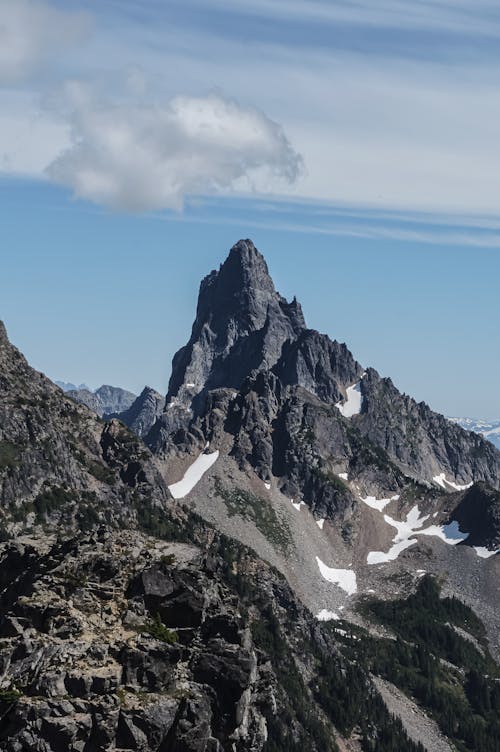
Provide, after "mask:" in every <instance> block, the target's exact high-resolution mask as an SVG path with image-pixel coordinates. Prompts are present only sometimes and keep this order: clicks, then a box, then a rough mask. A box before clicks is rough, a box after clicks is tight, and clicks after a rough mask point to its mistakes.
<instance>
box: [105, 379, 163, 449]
mask: <svg viewBox="0 0 500 752" xmlns="http://www.w3.org/2000/svg"><path fill="white" fill-rule="evenodd" d="M164 406H165V397H162V395H161V394H160V393H159V392H156V391H155V390H154V389H151V387H149V386H146V387H144V389H143V390H142V392H141V393H140V395H139V396H138V397H137V399H136V400H134V402H133V403H132V404H131V405H130V407H129V408H128V410H125V411H124V412H121V413H116V414H115V415H113V416H112V417H114V418H118V419H119V420H121V421H122V423H125V425H126V426H128V427H129V428H130V430H131V431H133V432H134V433H135V434H137V436H141V437H144V436H146V435H147V434H148V433H149V431H150V430H151V428H152V427H153V425H154V424H155V423H156V421H157V420H158V418H159V417H160V416H161V414H162V413H163V408H164Z"/></svg>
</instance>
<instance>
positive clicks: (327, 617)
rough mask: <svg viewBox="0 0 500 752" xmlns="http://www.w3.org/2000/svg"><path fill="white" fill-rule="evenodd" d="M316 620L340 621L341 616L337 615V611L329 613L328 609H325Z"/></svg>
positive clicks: (318, 614) (317, 615)
mask: <svg viewBox="0 0 500 752" xmlns="http://www.w3.org/2000/svg"><path fill="white" fill-rule="evenodd" d="M316 619H317V620H318V621H338V620H339V619H340V616H339V615H338V614H336V613H335V611H328V609H326V608H323V609H322V610H321V611H320V612H319V613H317V614H316Z"/></svg>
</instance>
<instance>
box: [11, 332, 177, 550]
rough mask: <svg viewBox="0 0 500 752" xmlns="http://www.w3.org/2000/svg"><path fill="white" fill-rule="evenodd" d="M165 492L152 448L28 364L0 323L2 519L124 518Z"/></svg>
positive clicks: (163, 498) (80, 521)
mask: <svg viewBox="0 0 500 752" xmlns="http://www.w3.org/2000/svg"><path fill="white" fill-rule="evenodd" d="M169 496H170V494H169V493H168V490H167V488H166V486H165V484H164V482H163V480H162V478H161V476H160V474H159V473H158V471H157V469H156V467H155V465H154V462H153V459H152V457H151V454H150V452H149V451H148V450H147V449H146V447H145V446H144V445H143V444H142V443H141V442H140V441H139V439H137V438H136V437H135V436H133V434H131V433H130V432H129V431H128V430H126V429H125V428H124V427H123V426H122V425H121V424H120V423H118V422H117V421H111V422H109V423H106V424H105V423H103V422H102V421H100V420H99V419H98V418H97V417H96V415H95V414H94V413H93V412H91V411H90V410H89V409H88V408H87V407H85V406H83V405H79V404H77V403H75V402H74V401H73V400H71V399H69V398H68V397H67V396H66V395H65V394H64V393H63V392H61V390H60V389H59V388H58V387H56V386H55V385H54V384H53V383H52V382H51V381H49V379H47V378H46V377H45V376H44V375H43V374H41V373H38V372H37V371H35V370H34V369H32V368H31V367H30V366H29V365H28V363H27V362H26V360H25V359H24V357H23V356H22V355H21V353H20V352H19V351H18V350H17V349H16V348H15V347H13V346H12V345H11V344H10V342H9V340H8V338H7V334H6V331H5V327H4V326H3V324H1V323H0V527H1V529H2V531H3V535H4V536H5V535H6V534H10V533H12V532H17V531H22V530H26V529H27V527H29V526H32V525H36V524H48V525H49V527H52V526H53V525H54V524H56V523H58V524H64V526H65V527H66V528H74V529H78V528H82V527H83V528H85V527H86V526H91V525H93V524H96V523H99V522H102V523H104V522H111V523H113V524H127V523H128V522H132V521H133V520H135V519H137V509H138V508H139V509H140V508H141V506H142V505H146V504H149V505H156V504H158V505H159V506H160V507H164V506H165V504H166V502H167V499H168V498H169Z"/></svg>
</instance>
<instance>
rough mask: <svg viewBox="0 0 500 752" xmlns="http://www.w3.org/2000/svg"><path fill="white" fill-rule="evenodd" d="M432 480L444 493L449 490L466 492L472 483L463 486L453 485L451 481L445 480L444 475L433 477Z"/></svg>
mask: <svg viewBox="0 0 500 752" xmlns="http://www.w3.org/2000/svg"><path fill="white" fill-rule="evenodd" d="M432 480H433V481H434V483H436V484H437V485H438V486H440V487H441V488H443V489H444V490H445V491H449V490H450V488H453V489H454V490H455V491H466V490H467V489H468V488H470V487H471V486H472V485H473V484H472V483H465V484H464V485H460V483H454V482H453V481H452V480H446V475H445V474H444V473H439V475H435V476H434V477H433V479H432Z"/></svg>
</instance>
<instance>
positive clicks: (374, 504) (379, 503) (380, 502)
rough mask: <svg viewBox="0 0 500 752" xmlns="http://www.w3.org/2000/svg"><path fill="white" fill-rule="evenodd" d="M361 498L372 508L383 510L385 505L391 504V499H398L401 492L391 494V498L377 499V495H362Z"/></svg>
mask: <svg viewBox="0 0 500 752" xmlns="http://www.w3.org/2000/svg"><path fill="white" fill-rule="evenodd" d="M359 498H360V499H361V501H363V502H364V503H365V504H367V505H368V506H369V507H371V508H372V509H376V510H377V511H378V512H383V511H384V509H385V507H386V506H387V505H388V504H390V503H391V501H397V500H398V499H399V494H396V495H395V496H391V497H390V498H389V499H377V498H375V496H367V497H366V498H364V499H363V497H362V496H360V497H359Z"/></svg>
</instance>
